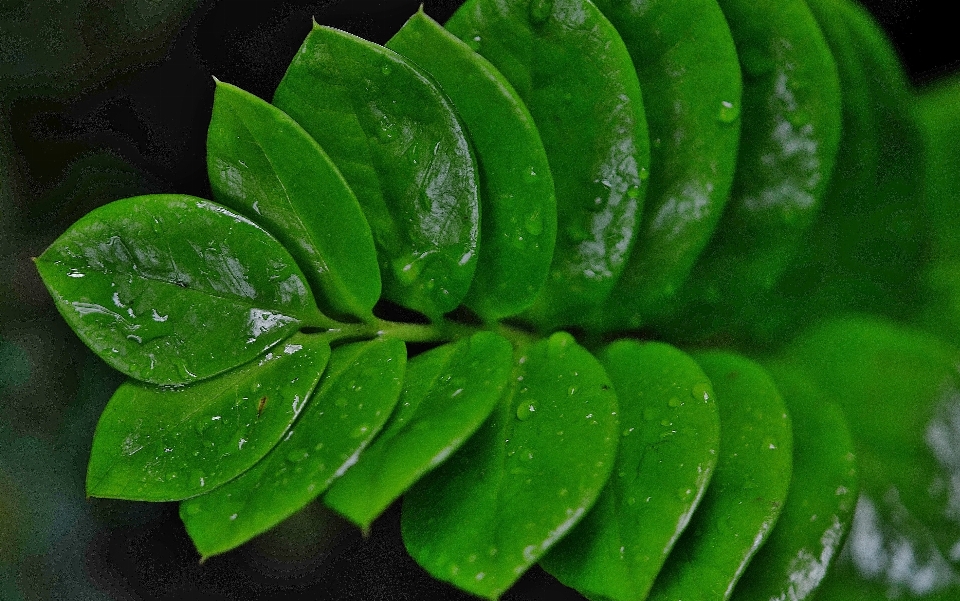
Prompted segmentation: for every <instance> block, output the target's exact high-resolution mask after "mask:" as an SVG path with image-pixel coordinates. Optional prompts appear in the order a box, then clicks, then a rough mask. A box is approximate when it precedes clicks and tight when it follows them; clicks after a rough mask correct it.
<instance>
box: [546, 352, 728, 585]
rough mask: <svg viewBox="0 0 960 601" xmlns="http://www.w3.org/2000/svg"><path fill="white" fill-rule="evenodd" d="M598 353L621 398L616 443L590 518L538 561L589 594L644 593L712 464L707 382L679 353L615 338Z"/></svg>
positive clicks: (713, 415)
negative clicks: (606, 478) (611, 464)
mask: <svg viewBox="0 0 960 601" xmlns="http://www.w3.org/2000/svg"><path fill="white" fill-rule="evenodd" d="M600 360H601V362H602V363H603V366H604V368H605V369H606V371H607V373H608V374H609V375H610V379H611V380H612V381H613V385H614V389H615V390H616V391H617V398H618V400H619V404H620V429H621V431H622V432H621V433H622V437H621V439H620V450H619V452H618V454H617V462H616V465H615V466H614V469H613V475H612V476H611V477H610V481H609V482H608V483H607V486H606V488H604V490H603V493H601V495H600V498H599V499H597V503H596V505H595V506H594V507H593V509H592V510H591V511H590V513H588V514H587V516H586V517H585V518H584V519H583V521H581V522H580V523H579V524H578V525H577V526H576V527H575V528H574V529H573V531H571V532H570V534H568V535H567V536H566V537H565V538H564V539H563V540H561V541H560V542H559V543H558V544H557V546H556V547H554V548H553V549H552V550H551V551H550V553H548V554H547V555H546V556H545V557H544V558H543V560H541V562H540V563H541V565H542V566H543V567H544V568H545V569H546V570H547V571H548V572H550V573H551V574H553V575H554V576H556V577H557V579H558V580H560V581H561V582H563V583H564V584H566V585H567V586H570V587H573V588H575V589H576V590H578V591H580V592H581V593H583V594H584V595H586V596H587V597H589V598H591V599H606V600H610V601H613V600H623V601H629V600H634V599H644V598H646V596H647V593H648V592H649V590H650V587H651V585H653V581H654V578H656V576H657V573H658V572H659V571H660V568H661V567H662V566H663V562H664V560H666V558H667V554H668V553H669V552H670V550H671V549H672V548H673V545H674V543H675V542H676V541H677V539H678V538H679V536H680V534H681V533H682V532H683V530H684V528H685V527H686V526H687V523H688V522H689V520H690V516H691V515H693V512H694V510H695V509H696V507H697V505H698V503H699V502H700V499H701V498H702V497H703V494H704V491H705V490H706V489H707V484H708V483H709V481H710V478H711V476H712V475H713V470H714V466H715V465H716V463H717V456H718V455H717V450H718V447H719V445H720V417H719V415H718V414H717V406H716V403H715V402H714V394H713V389H712V387H711V386H710V381H709V380H708V379H707V376H706V375H705V374H704V373H703V370H701V369H700V366H698V365H697V364H696V362H694V360H693V359H691V358H690V357H689V356H687V355H686V354H684V353H683V352H681V351H679V350H677V349H675V348H673V347H671V346H669V345H666V344H662V343H646V344H641V343H638V342H634V341H627V340H621V341H618V342H616V343H614V344H612V345H610V346H609V347H607V348H606V349H604V351H603V352H602V353H601V355H600Z"/></svg>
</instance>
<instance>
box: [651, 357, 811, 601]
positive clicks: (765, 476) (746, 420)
mask: <svg viewBox="0 0 960 601" xmlns="http://www.w3.org/2000/svg"><path fill="white" fill-rule="evenodd" d="M694 359H696V361H697V363H699V364H700V367H701V368H703V371H704V373H706V375H707V377H709V378H710V382H711V383H712V384H713V390H714V392H715V393H716V402H717V408H718V409H719V413H720V431H721V432H722V434H723V440H722V441H721V443H720V456H719V458H718V460H717V466H716V470H715V471H714V474H713V479H712V480H711V482H710V486H709V487H708V488H707V492H706V494H705V495H704V497H703V501H702V502H701V503H700V507H699V508H698V509H697V511H696V513H694V514H693V518H692V519H691V520H690V524H689V525H688V526H687V529H686V530H685V531H684V533H683V534H682V535H681V536H680V539H679V540H678V541H677V545H676V547H675V548H674V550H673V552H672V553H671V554H670V556H669V557H668V558H667V562H666V564H665V565H664V568H663V571H661V572H660V575H659V576H658V577H657V580H656V582H654V585H653V589H652V592H651V594H650V599H652V600H660V599H662V600H665V601H666V600H674V599H684V600H686V599H704V600H706V599H727V598H729V597H730V595H731V593H732V592H733V587H734V585H735V584H736V582H737V580H738V579H739V578H740V576H741V575H742V574H743V571H744V570H745V569H746V567H747V564H748V563H749V562H750V559H751V558H752V557H753V556H754V554H755V553H756V552H757V549H759V548H760V545H762V544H763V542H764V541H765V540H766V539H767V537H768V536H769V534H770V530H771V529H772V528H773V526H774V524H775V523H776V521H777V517H778V516H779V515H780V510H781V508H782V505H783V501H784V499H786V496H787V488H788V486H789V484H790V469H791V464H792V461H793V456H792V453H793V450H792V446H793V445H792V441H793V439H792V434H791V430H790V418H789V417H788V416H787V413H786V409H785V408H784V404H783V400H782V398H781V397H780V393H779V392H777V388H776V385H775V384H774V382H773V380H772V379H771V378H770V376H769V375H768V374H767V373H766V372H765V371H764V370H763V368H762V367H760V366H759V365H757V364H756V363H754V362H752V361H750V360H748V359H745V358H743V357H741V356H739V355H734V354H731V353H727V352H722V351H711V352H706V353H698V354H696V355H694Z"/></svg>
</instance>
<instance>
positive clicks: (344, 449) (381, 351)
mask: <svg viewBox="0 0 960 601" xmlns="http://www.w3.org/2000/svg"><path fill="white" fill-rule="evenodd" d="M405 367H406V347H405V346H404V344H403V343H402V342H401V341H399V340H396V339H390V338H381V339H376V340H371V341H369V342H358V343H354V344H349V345H346V346H341V347H339V348H337V349H336V350H334V352H333V354H332V356H331V357H330V364H329V366H328V367H327V370H326V372H325V373H324V374H323V379H322V380H321V383H320V387H319V389H318V390H317V392H316V394H314V396H313V398H312V399H311V401H310V404H309V406H308V407H307V409H306V410H305V411H304V412H303V415H301V416H300V419H298V420H297V421H296V423H294V425H293V427H292V428H291V430H290V431H289V432H288V433H287V435H286V437H284V439H283V440H282V441H281V442H280V443H279V444H278V445H276V446H275V447H274V448H273V450H272V451H270V453H269V454H268V455H267V456H266V457H264V458H263V460H262V461H261V462H260V463H258V464H257V465H255V466H253V468H251V469H250V470H249V471H247V472H245V473H244V474H243V475H241V476H240V477H239V478H237V479H235V480H233V481H232V482H229V483H227V484H226V485H224V486H222V487H220V488H218V489H217V490H215V491H212V492H211V493H209V494H206V495H202V496H199V497H194V498H193V499H190V500H188V501H185V502H184V503H182V504H181V505H180V517H181V519H182V520H183V523H184V525H185V526H186V528H187V533H188V534H189V535H190V538H191V539H193V542H194V544H195V545H196V547H197V550H198V551H199V552H200V554H201V555H202V556H203V557H210V556H211V555H217V554H219V553H224V552H226V551H229V550H230V549H233V548H234V547H237V546H239V545H241V544H243V543H245V542H247V541H248V540H250V539H251V538H253V537H254V536H256V535H258V534H260V533H262V532H265V531H267V530H269V529H270V528H272V527H274V526H276V525H277V524H279V523H280V522H281V521H283V520H284V519H286V518H288V517H289V516H291V515H293V514H294V513H296V512H297V511H299V510H300V509H302V508H303V507H304V506H306V505H307V504H308V503H310V502H311V501H312V500H313V499H315V498H316V497H317V496H318V495H320V494H321V493H322V492H323V491H324V490H326V488H327V487H328V486H329V485H330V483H331V482H333V481H334V480H335V479H336V478H338V477H340V476H341V475H343V474H344V472H346V471H347V469H348V468H350V466H352V465H353V464H354V463H356V461H357V458H358V457H359V456H360V453H361V452H363V450H364V449H365V448H366V447H367V445H368V444H370V441H371V440H373V438H374V436H376V435H377V433H378V432H379V431H380V429H381V428H382V427H383V425H384V423H385V422H386V421H387V419H388V417H389V416H390V412H391V410H392V409H393V407H394V405H396V403H397V399H398V398H399V396H400V386H401V383H402V382H403V374H404V370H405Z"/></svg>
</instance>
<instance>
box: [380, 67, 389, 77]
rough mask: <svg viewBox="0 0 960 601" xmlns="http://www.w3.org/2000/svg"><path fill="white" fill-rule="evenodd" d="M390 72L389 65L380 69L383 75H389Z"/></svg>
mask: <svg viewBox="0 0 960 601" xmlns="http://www.w3.org/2000/svg"><path fill="white" fill-rule="evenodd" d="M390 71H391V69H390V65H384V66H382V67H380V72H381V73H383V74H384V75H390Z"/></svg>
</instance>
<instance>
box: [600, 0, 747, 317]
mask: <svg viewBox="0 0 960 601" xmlns="http://www.w3.org/2000/svg"><path fill="white" fill-rule="evenodd" d="M596 4H597V6H598V7H599V8H600V10H601V11H603V14H604V15H606V16H607V17H608V18H609V19H610V22H611V23H613V24H614V26H616V28H617V30H618V31H619V32H620V35H622V36H623V41H624V43H625V44H626V47H627V50H629V51H630V56H631V57H632V58H633V64H634V66H635V67H636V70H637V76H638V77H639V79H640V86H641V88H642V89H644V90H649V91H650V93H647V94H645V95H644V99H643V100H644V105H645V107H646V114H647V122H648V125H649V128H650V138H651V139H652V140H655V141H659V144H657V143H654V144H653V145H652V146H651V149H650V154H651V157H650V163H651V167H650V170H651V173H650V189H649V190H648V191H647V199H646V203H645V206H644V213H643V220H642V222H641V229H640V232H639V234H638V238H637V242H636V246H635V247H634V249H633V251H632V252H631V254H630V259H629V261H628V263H627V266H626V267H625V268H624V271H623V275H622V276H621V277H620V280H619V281H618V282H617V284H616V286H615V287H614V291H613V293H611V295H610V298H608V299H607V302H606V303H605V304H604V306H603V309H602V310H601V311H599V312H598V314H597V315H596V319H597V320H598V322H599V324H601V325H603V327H604V329H611V328H623V327H628V328H638V327H641V326H644V325H648V324H649V323H650V322H651V320H652V319H653V318H654V317H659V316H663V315H665V314H667V313H669V312H670V311H671V310H673V304H674V303H673V299H674V297H675V295H676V292H677V291H678V290H679V289H680V287H681V285H682V284H683V283H684V282H685V281H686V279H687V277H688V276H689V275H690V269H691V268H692V267H693V264H694V261H695V260H696V259H697V257H698V256H700V253H701V251H703V249H704V247H705V246H706V245H707V242H708V241H709V240H710V238H711V236H712V235H713V232H714V229H715V228H716V225H717V222H718V220H719V219H720V215H721V213H722V212H723V208H724V206H725V205H726V202H727V199H728V197H729V195H730V186H731V184H732V183H733V174H734V168H735V166H736V160H737V145H738V142H739V140H740V123H741V119H740V116H741V111H742V105H741V95H742V92H743V90H742V87H743V86H742V82H741V77H740V62H739V60H738V59H737V51H736V48H735V47H734V44H733V38H732V37H731V35H730V28H729V27H728V26H727V21H726V19H725V18H724V16H723V13H722V12H721V11H720V7H719V6H718V5H717V3H716V0H685V1H684V2H674V1H671V0H653V1H648V2H619V1H615V0H597V2H596ZM690 15H696V18H695V19H692V18H690ZM681 66H682V68H680V67H681Z"/></svg>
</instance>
